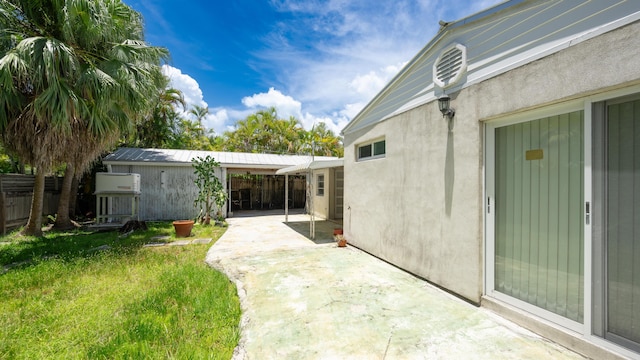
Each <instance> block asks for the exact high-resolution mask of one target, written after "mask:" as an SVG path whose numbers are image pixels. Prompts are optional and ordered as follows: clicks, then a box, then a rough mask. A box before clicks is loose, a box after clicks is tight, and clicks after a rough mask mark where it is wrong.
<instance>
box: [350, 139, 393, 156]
mask: <svg viewBox="0 0 640 360" xmlns="http://www.w3.org/2000/svg"><path fill="white" fill-rule="evenodd" d="M381 142H384V153H382V154H377V155H376V154H374V151H375V144H378V143H381ZM365 146H371V156H365V157H360V149H361V148H363V147H365ZM355 147H356V151H355V155H356V162H362V161H369V160H373V159H382V158H385V157H387V139H386V138H385V137H384V136H383V137H379V138H376V139H375V140H370V141H367V142H363V143H360V144H357V145H356V146H355Z"/></svg>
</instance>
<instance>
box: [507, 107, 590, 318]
mask: <svg viewBox="0 0 640 360" xmlns="http://www.w3.org/2000/svg"><path fill="white" fill-rule="evenodd" d="M583 122H584V120H583V112H582V111H576V112H572V113H567V114H562V115H558V116H551V117H545V118H541V119H537V120H533V121H528V122H523V123H517V124H513V125H507V126H503V127H497V128H495V160H494V161H495V173H494V181H495V218H494V221H495V224H494V226H495V230H494V233H495V234H494V237H495V240H494V241H495V243H494V247H495V249H494V251H495V253H494V261H495V263H494V290H495V291H498V292H500V293H502V294H505V295H508V296H509V297H512V298H515V299H518V300H520V301H524V302H526V303H529V304H531V305H534V306H536V307H538V308H541V309H545V310H547V311H550V312H552V313H555V314H557V315H560V316H562V317H564V318H567V319H570V320H573V321H576V322H582V321H583V307H584V271H583V268H584V259H583V257H584V256H583V254H584V251H583V222H582V214H583V212H582V207H583V205H582V204H583V203H584V197H583V193H584V187H583V186H584V185H583V183H584V182H583V162H584V160H583V159H584V156H583V147H584V144H583V136H584V135H583Z"/></svg>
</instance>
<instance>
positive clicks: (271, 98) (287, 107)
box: [242, 88, 302, 119]
mask: <svg viewBox="0 0 640 360" xmlns="http://www.w3.org/2000/svg"><path fill="white" fill-rule="evenodd" d="M242 103H243V104H244V106H246V107H248V108H250V109H264V108H268V107H271V106H273V107H275V108H276V110H278V116H279V117H281V118H284V119H288V118H289V117H290V116H294V117H296V118H298V119H300V117H301V115H302V104H301V103H300V101H298V100H295V99H294V98H292V97H291V96H288V95H284V94H283V93H282V92H280V91H279V90H276V89H274V88H269V91H268V92H266V93H259V94H253V95H252V96H247V97H244V98H242Z"/></svg>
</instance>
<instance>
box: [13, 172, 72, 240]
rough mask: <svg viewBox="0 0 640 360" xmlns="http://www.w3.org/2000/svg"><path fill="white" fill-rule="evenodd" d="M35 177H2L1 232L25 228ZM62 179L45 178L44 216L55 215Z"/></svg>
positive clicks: (15, 175) (14, 175) (19, 175)
mask: <svg viewBox="0 0 640 360" xmlns="http://www.w3.org/2000/svg"><path fill="white" fill-rule="evenodd" d="M34 182H35V176H33V175H21V174H2V175H0V232H1V233H2V235H4V234H6V232H7V231H8V230H11V229H14V228H17V227H20V226H23V225H25V224H26V223H27V220H28V219H29V212H30V211H31V198H32V196H33V184H34ZM61 184H62V178H61V177H53V176H48V177H46V178H45V194H44V199H43V201H44V203H43V208H42V212H43V214H42V215H52V214H55V213H56V211H57V209H58V201H59V200H60V186H61Z"/></svg>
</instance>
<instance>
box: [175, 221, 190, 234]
mask: <svg viewBox="0 0 640 360" xmlns="http://www.w3.org/2000/svg"><path fill="white" fill-rule="evenodd" d="M173 227H174V228H175V229H176V237H189V236H190V235H191V229H193V220H176V221H174V222H173Z"/></svg>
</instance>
